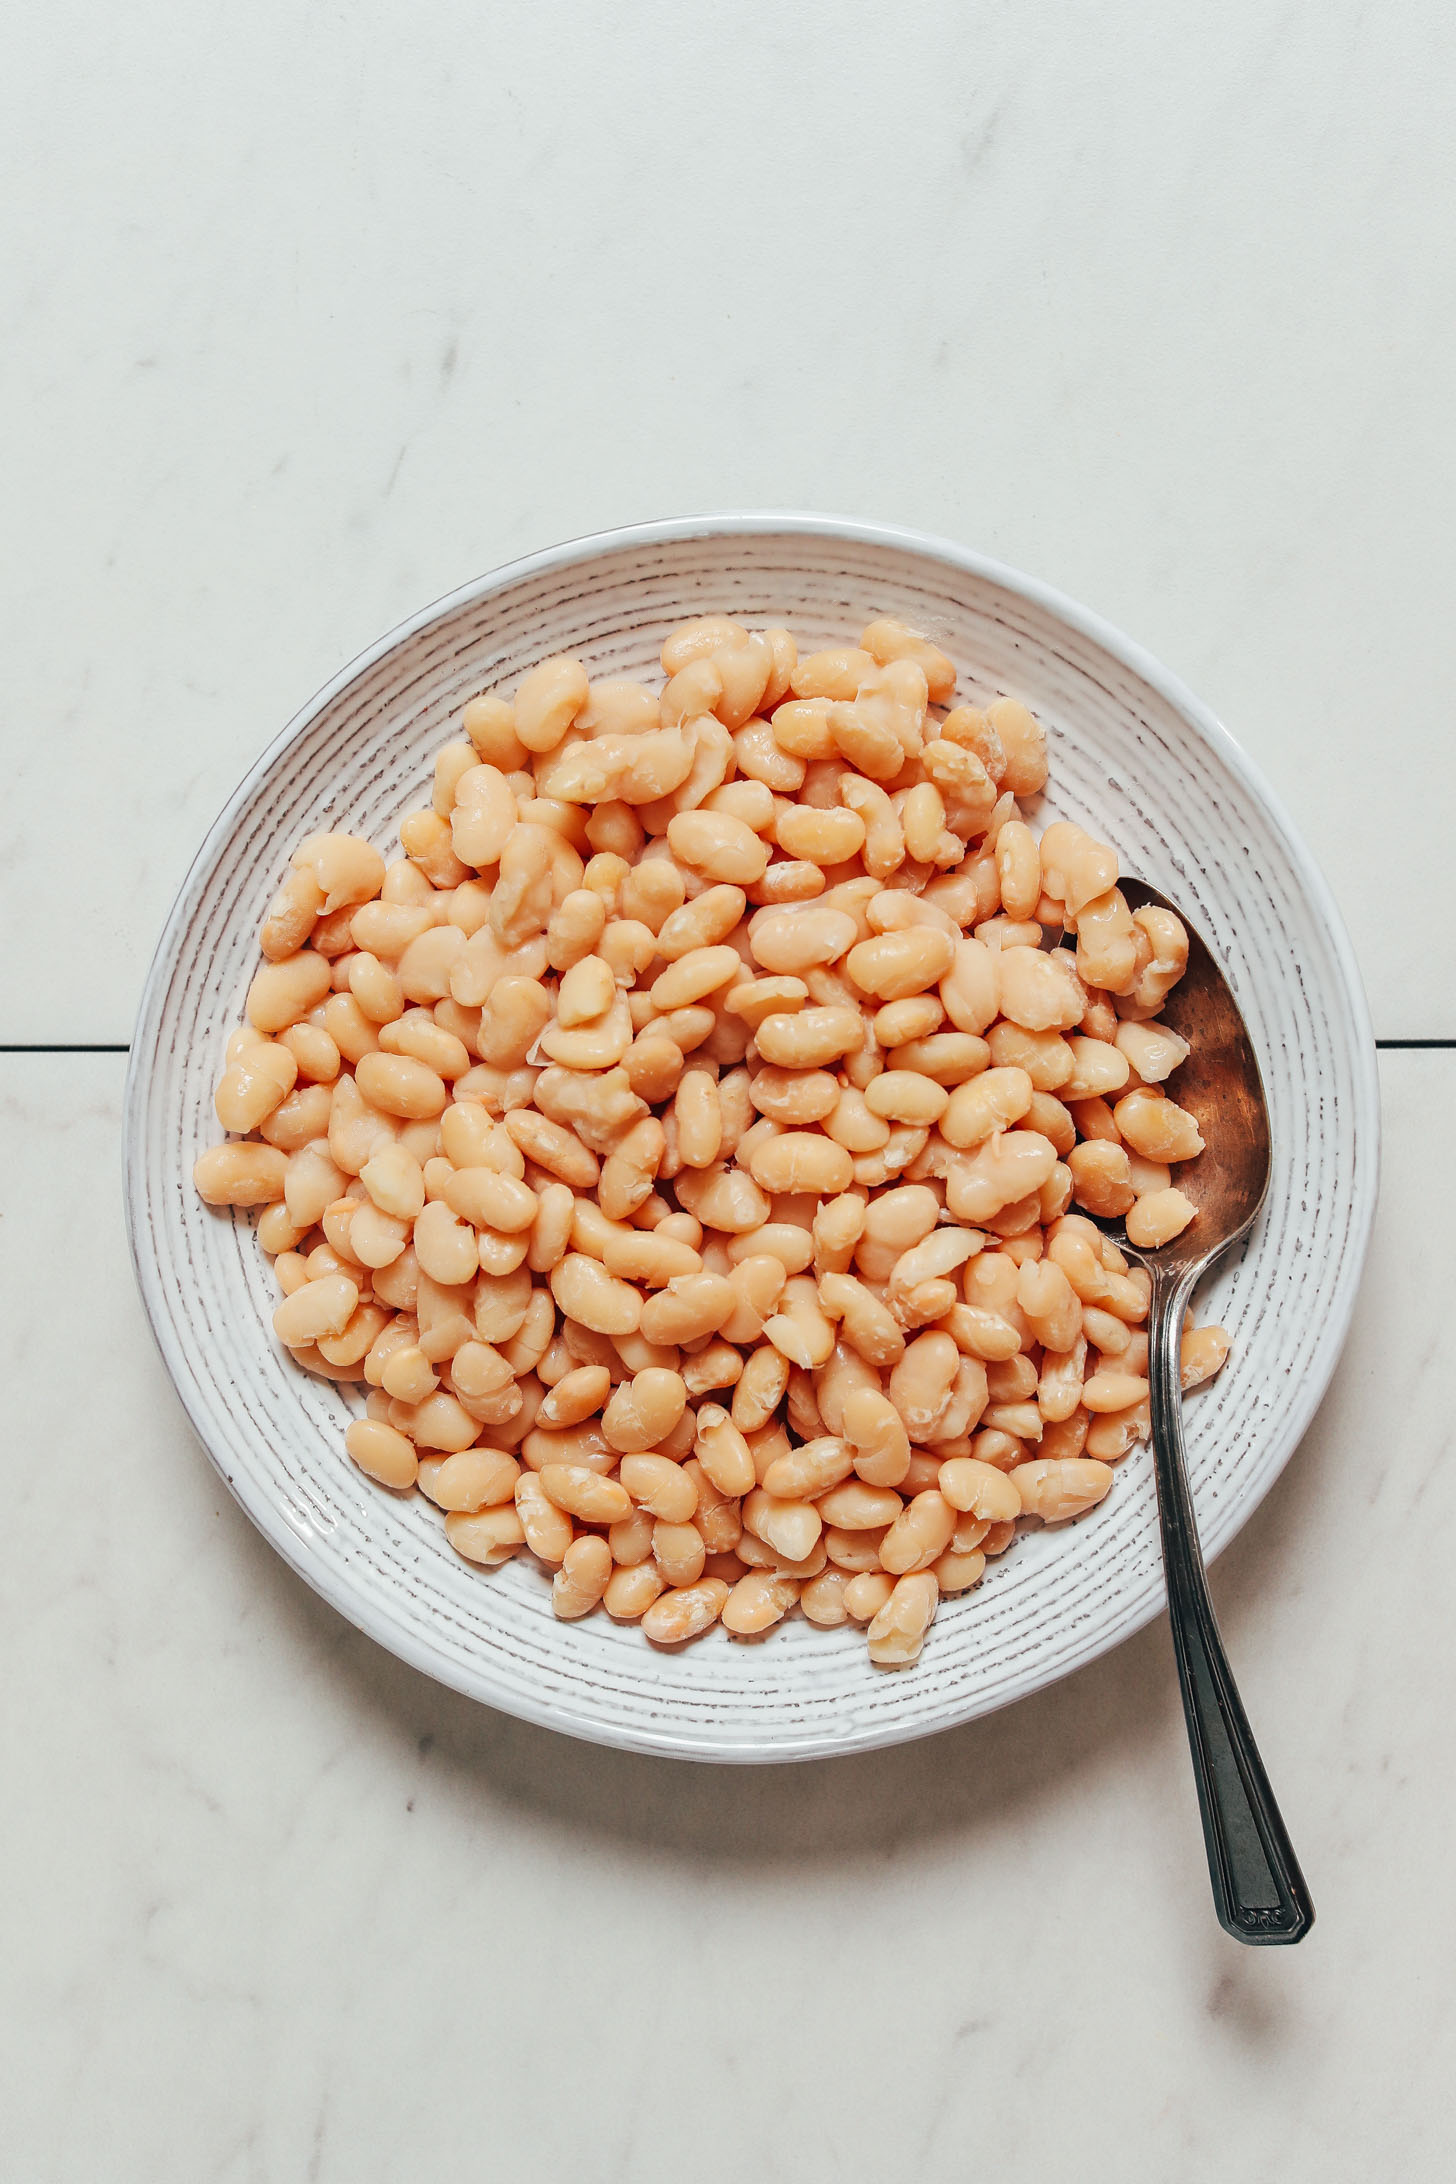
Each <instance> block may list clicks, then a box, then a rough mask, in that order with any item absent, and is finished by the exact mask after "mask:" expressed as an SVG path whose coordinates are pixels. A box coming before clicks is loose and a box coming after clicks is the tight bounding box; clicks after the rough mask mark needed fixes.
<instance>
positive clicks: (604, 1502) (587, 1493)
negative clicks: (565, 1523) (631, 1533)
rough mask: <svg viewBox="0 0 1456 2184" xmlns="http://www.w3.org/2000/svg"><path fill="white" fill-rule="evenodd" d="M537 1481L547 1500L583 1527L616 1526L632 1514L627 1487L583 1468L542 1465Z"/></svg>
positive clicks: (568, 1465)
mask: <svg viewBox="0 0 1456 2184" xmlns="http://www.w3.org/2000/svg"><path fill="white" fill-rule="evenodd" d="M540 1479H541V1491H542V1493H543V1494H544V1495H545V1496H546V1499H547V1500H548V1501H550V1502H554V1503H555V1505H556V1507H557V1508H558V1509H564V1510H566V1511H567V1512H568V1514H570V1515H571V1516H573V1517H579V1518H580V1519H581V1520H582V1522H583V1523H584V1524H615V1523H617V1521H618V1520H619V1518H622V1517H625V1516H627V1515H629V1514H630V1512H631V1508H632V1503H631V1500H630V1498H629V1496H628V1493H627V1489H626V1487H625V1486H621V1485H619V1484H618V1483H617V1481H616V1480H615V1479H606V1478H603V1477H602V1475H601V1473H600V1472H597V1471H593V1470H591V1469H590V1467H589V1466H588V1465H586V1464H554V1463H553V1464H543V1465H542V1467H541V1471H540Z"/></svg>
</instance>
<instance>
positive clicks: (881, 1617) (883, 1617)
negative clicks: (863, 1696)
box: [868, 1570, 940, 1668]
mask: <svg viewBox="0 0 1456 2184" xmlns="http://www.w3.org/2000/svg"><path fill="white" fill-rule="evenodd" d="M939 1599H940V1588H939V1586H938V1585H937V1584H936V1581H935V1578H934V1576H933V1575H932V1573H931V1572H930V1571H929V1570H923V1571H917V1572H913V1573H911V1574H910V1575H907V1576H904V1577H901V1578H900V1579H899V1580H898V1582H897V1584H896V1586H895V1589H894V1591H893V1592H892V1593H891V1595H890V1597H889V1599H888V1600H887V1601H886V1602H885V1604H884V1606H883V1607H881V1608H880V1609H879V1610H878V1611H877V1613H876V1614H875V1616H874V1617H873V1619H872V1621H871V1623H870V1626H869V1632H868V1637H869V1649H870V1659H871V1660H872V1661H873V1662H874V1663H875V1664H876V1666H877V1667H880V1668H905V1667H908V1666H909V1664H910V1663H911V1662H912V1661H916V1660H918V1659H919V1657H920V1652H921V1648H922V1647H923V1645H924V1643H925V1634H926V1632H927V1631H928V1630H929V1628H930V1625H931V1623H932V1621H933V1620H934V1617H935V1610H936V1606H937V1604H938V1602H939Z"/></svg>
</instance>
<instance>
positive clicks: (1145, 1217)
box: [1127, 1190, 1198, 1251]
mask: <svg viewBox="0 0 1456 2184" xmlns="http://www.w3.org/2000/svg"><path fill="white" fill-rule="evenodd" d="M1197 1212H1198V1208H1197V1207H1196V1206H1195V1205H1194V1204H1193V1201H1192V1200H1191V1199H1190V1198H1187V1197H1185V1196H1184V1194H1183V1192H1182V1191H1177V1190H1161V1191H1147V1192H1144V1193H1143V1195H1142V1196H1141V1197H1139V1198H1138V1199H1137V1200H1136V1201H1135V1202H1134V1204H1133V1205H1132V1206H1130V1207H1129V1209H1128V1214H1127V1239H1128V1242H1129V1243H1130V1244H1136V1245H1137V1246H1138V1247H1139V1248H1140V1249H1141V1250H1143V1251H1156V1250H1157V1248H1158V1246H1159V1245H1160V1244H1167V1243H1171V1242H1172V1240H1173V1238H1174V1237H1175V1236H1181V1235H1182V1233H1183V1231H1184V1229H1186V1228H1187V1226H1188V1224H1189V1222H1190V1221H1192V1220H1193V1219H1195V1217H1196V1215H1197Z"/></svg>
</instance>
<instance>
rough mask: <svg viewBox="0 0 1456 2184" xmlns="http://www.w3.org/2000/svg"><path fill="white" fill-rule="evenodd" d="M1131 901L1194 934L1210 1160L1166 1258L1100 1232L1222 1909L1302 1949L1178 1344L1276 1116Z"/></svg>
mask: <svg viewBox="0 0 1456 2184" xmlns="http://www.w3.org/2000/svg"><path fill="white" fill-rule="evenodd" d="M1122 893H1123V895H1124V897H1125V898H1126V900H1127V902H1128V904H1129V905H1130V907H1131V908H1133V909H1134V910H1136V909H1140V908H1142V907H1143V906H1144V905H1148V904H1151V905H1153V906H1155V907H1157V908H1160V909H1164V910H1172V911H1173V912H1174V913H1175V914H1176V915H1177V916H1178V917H1179V918H1181V919H1182V922H1183V924H1184V925H1185V926H1187V928H1188V968H1187V971H1186V972H1185V973H1184V975H1183V977H1182V978H1181V979H1180V981H1179V982H1178V984H1177V985H1176V986H1175V987H1174V988H1173V991H1172V993H1171V995H1170V996H1169V999H1168V1004H1167V1007H1166V1008H1165V1009H1164V1011H1163V1021H1164V1022H1165V1023H1166V1024H1167V1025H1168V1026H1169V1027H1170V1028H1171V1029H1172V1030H1174V1031H1176V1032H1178V1033H1180V1034H1181V1036H1182V1037H1183V1038H1185V1039H1186V1040H1187V1041H1188V1042H1189V1045H1190V1047H1191V1049H1192V1051H1191V1053H1190V1054H1189V1057H1188V1059H1187V1061H1186V1062H1184V1063H1183V1065H1182V1067H1181V1068H1180V1070H1179V1071H1178V1075H1177V1078H1176V1081H1175V1083H1174V1086H1173V1088H1172V1089H1173V1095H1174V1097H1175V1098H1176V1099H1177V1101H1178V1104H1179V1106H1180V1107H1186V1108H1187V1109H1188V1110H1189V1112H1190V1113H1191V1114H1193V1115H1194V1116H1195V1117H1196V1118H1197V1121H1198V1125H1199V1128H1200V1130H1201V1131H1202V1133H1203V1139H1204V1143H1205V1145H1206V1146H1207V1151H1206V1152H1203V1153H1200V1154H1199V1155H1198V1157H1197V1158H1196V1159H1195V1160H1190V1161H1185V1162H1181V1163H1180V1164H1179V1166H1178V1168H1177V1170H1176V1171H1175V1176H1174V1180H1175V1182H1176V1183H1177V1185H1178V1187H1179V1189H1180V1190H1182V1191H1184V1192H1185V1193H1186V1194H1187V1196H1188V1197H1189V1198H1190V1199H1191V1200H1192V1201H1193V1203H1194V1205H1195V1206H1196V1207H1197V1208H1198V1218H1197V1219H1196V1220H1195V1221H1193V1222H1192V1223H1190V1225H1189V1226H1188V1227H1187V1228H1186V1229H1185V1230H1184V1231H1183V1233H1182V1235H1181V1236H1175V1237H1174V1238H1173V1240H1172V1242H1171V1243H1167V1244H1164V1245H1162V1246H1161V1247H1160V1248H1159V1249H1158V1250H1156V1251H1146V1250H1142V1251H1140V1250H1138V1249H1137V1247H1136V1246H1135V1245H1132V1244H1129V1242H1128V1240H1127V1235H1126V1232H1125V1230H1124V1229H1123V1226H1122V1223H1121V1222H1120V1221H1102V1222H1100V1223H1099V1226H1100V1227H1101V1228H1103V1229H1104V1230H1105V1231H1106V1232H1107V1233H1108V1234H1109V1235H1111V1236H1113V1237H1114V1239H1115V1240H1116V1242H1117V1244H1118V1246H1119V1248H1120V1249H1122V1250H1123V1251H1125V1252H1126V1253H1127V1255H1128V1257H1129V1258H1131V1259H1136V1260H1138V1261H1140V1262H1141V1264H1142V1265H1144V1266H1145V1267H1146V1268H1147V1270H1148V1272H1149V1274H1150V1275H1151V1276H1152V1283H1153V1293H1152V1301H1151V1305H1150V1307H1149V1311H1148V1352H1149V1356H1148V1378H1149V1383H1150V1391H1151V1398H1152V1402H1151V1408H1152V1421H1153V1460H1154V1469H1155V1472H1156V1476H1157V1482H1158V1516H1159V1520H1160V1523H1161V1528H1162V1535H1163V1566H1164V1569H1165V1571H1166V1573H1167V1580H1168V1620H1169V1622H1170V1623H1171V1625H1172V1629H1173V1649H1174V1652H1175V1654H1176V1656H1177V1661H1178V1681H1179V1683H1180V1685H1181V1687H1182V1692H1183V1713H1184V1717H1185V1719H1186V1721H1187V1724H1188V1741H1189V1744H1190V1746H1191V1748H1192V1753H1193V1775H1194V1780H1195V1781H1196V1783H1197V1785H1198V1803H1199V1807H1200V1809H1201V1811H1202V1814H1203V1837H1204V1843H1205V1845H1206V1847H1207V1850H1208V1867H1209V1874H1210V1876H1211V1878H1212V1881H1213V1899H1214V1904H1215V1907H1216V1909H1217V1911H1218V1917H1219V1923H1220V1925H1222V1926H1223V1927H1224V1928H1225V1929H1226V1930H1227V1931H1228V1932H1229V1933H1230V1934H1232V1935H1234V1936H1235V1938H1236V1939H1237V1940H1239V1941H1248V1942H1291V1941H1302V1940H1303V1938H1304V1936H1305V1935H1306V1934H1307V1933H1308V1932H1309V1930H1310V1927H1311V1926H1312V1925H1313V1924H1314V1905H1313V1904H1312V1903H1311V1901H1310V1897H1309V1891H1308V1889H1307V1888H1306V1887H1305V1885H1304V1876H1303V1874H1302V1873H1301V1872H1300V1870H1299V1861H1298V1859H1297V1858H1296V1857H1295V1855H1294V1848H1293V1845H1292V1844H1291V1843H1290V1840H1289V1837H1288V1834H1287V1833H1286V1831H1285V1827H1284V1822H1283V1820H1282V1819H1281V1818H1280V1814H1279V1807H1278V1806H1277V1804H1276V1803H1275V1802H1274V1792H1273V1791H1272V1790H1271V1789H1270V1787H1269V1778H1268V1776H1267V1775H1266V1774H1265V1772H1264V1763H1263V1761H1262V1760H1261V1759H1260V1757H1259V1751H1258V1747H1257V1745H1256V1744H1255V1742H1254V1738H1253V1734H1252V1732H1251V1730H1250V1728H1249V1724H1248V1720H1247V1718H1246V1716H1245V1714H1244V1709H1243V1707H1242V1705H1241V1704H1240V1702H1239V1695H1238V1692H1237V1690H1236V1689H1235V1687H1234V1680H1233V1676H1232V1674H1231V1673H1230V1670H1229V1665H1228V1660H1227V1658H1226V1656H1225V1654H1224V1650H1223V1641H1222V1639H1221V1638H1220V1637H1219V1633H1218V1624H1217V1623H1216V1621H1215V1620H1214V1613H1213V1604H1212V1602H1211V1600H1210V1599H1209V1595H1208V1578H1207V1575H1206V1573H1205V1571H1204V1567H1203V1555H1202V1552H1201V1551H1200V1548H1199V1545H1198V1524H1197V1520H1196V1518H1195V1516H1194V1512H1193V1496H1192V1494H1191V1492H1190V1490H1189V1486H1188V1468H1187V1464H1186V1461H1185V1459H1184V1453H1183V1405H1182V1392H1181V1388H1180V1384H1179V1343H1180V1338H1181V1335H1182V1330H1183V1317H1184V1313H1185V1312H1186V1310H1187V1306H1188V1299H1189V1297H1190V1295H1191V1294H1192V1291H1193V1286H1194V1284H1195V1282H1197V1280H1198V1279H1199V1276H1200V1275H1202V1274H1203V1273H1205V1272H1206V1271H1207V1269H1208V1268H1209V1267H1210V1266H1211V1265H1212V1264H1213V1262H1214V1260H1215V1259H1217V1258H1219V1257H1220V1256H1221V1254H1222V1253H1223V1252H1225V1251H1227V1250H1228V1248H1229V1246H1230V1245H1231V1244H1236V1243H1237V1242H1238V1240H1239V1238H1240V1237H1241V1236H1243V1235H1245V1234H1246V1233H1247V1232H1248V1230H1249V1228H1250V1227H1251V1226H1252V1224H1253V1221H1254V1219H1255V1216H1256V1215H1257V1214H1258V1211H1259V1208H1260V1207H1261V1206H1262V1205H1263V1203H1264V1197H1265V1193H1266V1192H1267V1190H1268V1188H1269V1169H1270V1159H1271V1154H1270V1141H1269V1110H1268V1106H1267V1104H1266V1102H1265V1099H1264V1087H1263V1083H1262V1082H1261V1080H1260V1076H1259V1064H1258V1061H1257V1059H1256V1058H1255V1054H1254V1049H1253V1046H1252V1044H1251V1042H1250V1039H1249V1035H1248V1032H1247V1031H1246V1030H1245V1028H1244V1020H1243V1018H1242V1017H1241V1016H1240V1014H1239V1010H1238V1004H1237V1003H1236V1002H1235V1000H1234V997H1233V995H1232V993H1230V991H1229V988H1228V985H1227V982H1226V981H1225V979H1224V976H1223V973H1222V972H1221V971H1220V970H1219V968H1218V965H1217V964H1216V963H1215V962H1214V960H1213V957H1212V956H1211V955H1210V954H1209V952H1208V948H1207V946H1206V945H1205V943H1204V942H1203V940H1202V939H1201V938H1200V936H1199V934H1198V933H1197V932H1195V930H1194V929H1193V927H1192V926H1191V925H1189V924H1188V920H1187V918H1186V917H1184V916H1183V912H1182V911H1181V910H1179V909H1178V906H1177V904H1176V903H1171V902H1169V901H1168V899H1167V897H1166V896H1164V895H1160V894H1158V893H1157V892H1156V890H1155V889H1153V888H1151V887H1148V886H1146V885H1144V883H1143V882H1142V881H1140V880H1126V881H1124V882H1122Z"/></svg>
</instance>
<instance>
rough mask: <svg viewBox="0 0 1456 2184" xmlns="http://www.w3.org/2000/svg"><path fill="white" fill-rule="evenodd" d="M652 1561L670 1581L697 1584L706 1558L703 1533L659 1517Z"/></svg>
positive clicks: (653, 1529) (694, 1528)
mask: <svg viewBox="0 0 1456 2184" xmlns="http://www.w3.org/2000/svg"><path fill="white" fill-rule="evenodd" d="M636 1460H637V1461H639V1462H640V1461H642V1459H641V1458H638V1459H636ZM689 1483H691V1482H689ZM652 1560H653V1563H654V1564H655V1566H656V1568H657V1570H658V1571H659V1572H660V1574H661V1576H662V1577H663V1579H664V1581H665V1582H666V1583H667V1584H669V1585H676V1586H683V1585H695V1584H696V1583H697V1581H698V1579H699V1578H700V1577H701V1576H702V1574H703V1564H704V1563H705V1562H706V1560H707V1548H706V1547H705V1546H704V1544H703V1535H702V1533H701V1532H700V1531H699V1530H698V1528H697V1526H696V1525H695V1524H689V1523H686V1522H684V1523H673V1522H672V1521H670V1520H669V1519H665V1518H662V1517H659V1518H658V1519H657V1521H656V1523H655V1524H654V1525H653V1527H652Z"/></svg>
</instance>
